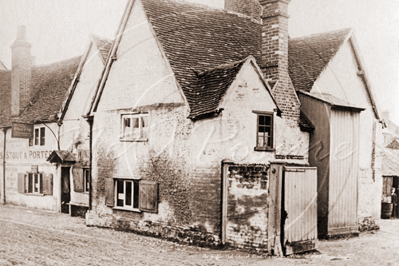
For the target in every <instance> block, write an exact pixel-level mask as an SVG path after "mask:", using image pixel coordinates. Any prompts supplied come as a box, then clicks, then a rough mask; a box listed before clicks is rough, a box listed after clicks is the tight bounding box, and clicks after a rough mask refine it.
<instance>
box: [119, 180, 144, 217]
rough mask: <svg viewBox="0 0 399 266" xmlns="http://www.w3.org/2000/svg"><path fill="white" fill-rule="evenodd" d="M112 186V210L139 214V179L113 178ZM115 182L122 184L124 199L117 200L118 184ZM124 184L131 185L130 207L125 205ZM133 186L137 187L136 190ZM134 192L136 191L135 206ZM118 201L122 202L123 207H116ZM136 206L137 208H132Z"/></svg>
mask: <svg viewBox="0 0 399 266" xmlns="http://www.w3.org/2000/svg"><path fill="white" fill-rule="evenodd" d="M113 181H114V182H113V184H114V206H113V209H116V210H126V211H133V212H141V211H140V208H139V207H140V192H139V191H140V179H123V178H114V180H113ZM117 182H123V194H124V197H123V199H119V196H118V184H117ZM126 183H132V188H131V190H132V191H131V199H132V201H131V203H132V205H126ZM135 186H137V188H136V189H135ZM135 190H137V193H138V195H137V204H135V201H134V199H135V195H134V193H135ZM118 200H122V201H123V206H118ZM135 205H137V208H134V206H135Z"/></svg>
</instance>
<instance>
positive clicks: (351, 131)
mask: <svg viewBox="0 0 399 266" xmlns="http://www.w3.org/2000/svg"><path fill="white" fill-rule="evenodd" d="M259 2H260V3H262V1H259ZM260 3H258V1H253V0H244V1H235V0H227V1H225V7H226V9H229V10H232V11H234V12H238V13H242V14H246V15H249V16H253V17H254V18H256V19H257V18H259V12H257V10H258V9H259V5H260ZM276 12H277V13H280V9H276ZM264 22H265V21H264ZM288 44H289V55H288V61H289V75H290V78H291V80H292V83H293V86H294V87H295V90H296V91H297V94H298V97H299V99H300V102H301V111H302V112H303V113H304V114H305V115H306V117H308V118H309V120H310V121H311V123H312V124H313V125H314V126H315V130H314V132H313V133H311V135H310V146H309V163H310V165H311V166H316V167H318V194H319V197H318V219H319V221H318V230H319V236H321V237H328V236H331V235H335V234H346V233H351V232H357V231H358V228H359V223H360V224H361V223H362V221H363V220H364V218H366V217H367V219H368V220H373V221H374V220H375V219H378V218H379V213H380V207H381V204H380V191H381V183H382V181H381V159H380V148H381V145H382V140H381V130H382V125H383V123H381V122H382V121H381V118H380V115H379V113H378V110H377V106H376V104H375V101H374V98H373V92H372V88H371V86H370V83H369V81H368V78H367V73H366V71H365V67H364V63H363V60H362V57H361V53H360V51H359V49H358V47H357V44H356V38H355V36H354V34H353V30H350V29H344V30H338V31H333V32H327V33H322V34H315V35H311V36H305V37H300V38H294V39H289V40H288ZM348 152H349V154H348ZM341 155H345V156H344V157H342V156H341Z"/></svg>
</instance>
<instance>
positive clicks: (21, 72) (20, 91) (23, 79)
mask: <svg viewBox="0 0 399 266" xmlns="http://www.w3.org/2000/svg"><path fill="white" fill-rule="evenodd" d="M11 49H12V72H11V91H12V92H11V103H12V105H11V114H12V115H19V114H20V112H21V111H22V110H23V109H24V108H25V107H26V106H28V104H29V102H30V99H31V85H30V84H31V77H32V73H31V69H32V56H31V51H30V50H31V44H30V43H28V42H27V41H26V27H25V26H19V27H18V33H17V39H16V40H15V42H14V43H13V44H12V45H11Z"/></svg>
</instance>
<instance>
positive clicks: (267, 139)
mask: <svg viewBox="0 0 399 266" xmlns="http://www.w3.org/2000/svg"><path fill="white" fill-rule="evenodd" d="M257 115H258V120H257V121H258V122H257V132H256V147H255V150H272V149H273V141H274V139H273V138H274V134H273V133H274V132H273V114H257Z"/></svg>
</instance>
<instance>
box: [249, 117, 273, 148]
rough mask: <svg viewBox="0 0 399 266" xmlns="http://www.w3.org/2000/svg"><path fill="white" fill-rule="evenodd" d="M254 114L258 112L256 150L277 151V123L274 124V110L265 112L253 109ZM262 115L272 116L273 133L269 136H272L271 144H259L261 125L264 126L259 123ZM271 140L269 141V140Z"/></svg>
mask: <svg viewBox="0 0 399 266" xmlns="http://www.w3.org/2000/svg"><path fill="white" fill-rule="evenodd" d="M252 112H253V113H254V114H256V138H255V148H254V150H255V151H275V150H276V149H275V148H274V147H275V143H274V141H275V125H274V121H275V117H274V114H275V113H274V112H265V111H252ZM260 116H264V117H270V119H271V120H270V121H271V122H270V124H271V125H270V131H271V134H270V136H268V138H270V144H271V145H264V146H259V142H258V141H259V127H260V126H263V125H260V124H259V118H260ZM268 142H269V141H268Z"/></svg>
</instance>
